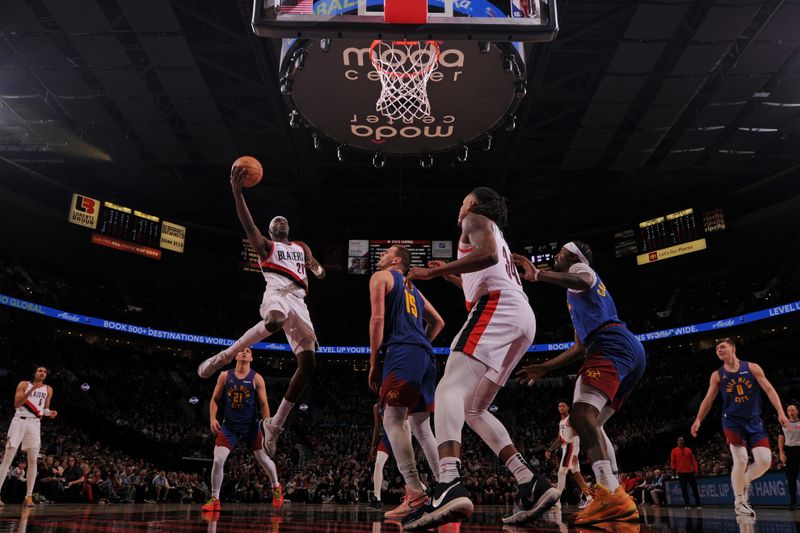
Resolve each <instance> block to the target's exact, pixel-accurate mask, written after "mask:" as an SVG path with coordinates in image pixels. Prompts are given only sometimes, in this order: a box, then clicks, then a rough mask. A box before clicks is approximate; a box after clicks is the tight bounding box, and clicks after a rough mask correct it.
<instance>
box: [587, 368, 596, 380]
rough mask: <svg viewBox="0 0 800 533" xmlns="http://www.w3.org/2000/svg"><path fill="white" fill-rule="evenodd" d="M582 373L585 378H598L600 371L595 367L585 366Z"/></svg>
mask: <svg viewBox="0 0 800 533" xmlns="http://www.w3.org/2000/svg"><path fill="white" fill-rule="evenodd" d="M583 375H584V376H586V379H600V371H599V370H597V369H596V368H587V369H586V371H585V372H584V373H583Z"/></svg>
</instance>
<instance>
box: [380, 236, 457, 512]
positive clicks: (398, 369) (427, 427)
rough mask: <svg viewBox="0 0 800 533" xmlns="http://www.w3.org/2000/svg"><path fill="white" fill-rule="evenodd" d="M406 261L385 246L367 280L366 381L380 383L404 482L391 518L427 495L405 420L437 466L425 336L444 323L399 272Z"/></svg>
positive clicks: (397, 249)
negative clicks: (381, 359) (380, 357)
mask: <svg viewBox="0 0 800 533" xmlns="http://www.w3.org/2000/svg"><path fill="white" fill-rule="evenodd" d="M410 264H411V254H409V252H408V250H406V249H405V248H404V247H402V246H397V245H395V246H391V247H389V248H388V249H387V250H386V251H384V252H383V254H381V258H380V260H379V261H378V269H379V271H378V272H375V273H374V274H373V275H372V278H371V279H370V281H369V296H370V305H371V307H372V316H371V317H370V321H369V346H370V358H369V364H370V370H369V386H370V389H372V391H373V392H378V389H379V387H380V402H381V405H382V406H383V427H384V429H385V430H386V435H387V436H388V437H389V442H390V443H391V449H392V451H393V452H394V458H395V461H397V469H398V470H399V471H400V474H402V476H403V479H404V480H405V483H406V493H405V497H404V498H403V502H402V503H401V504H400V506H399V507H397V508H396V509H392V510H391V511H388V512H387V513H386V514H385V515H384V517H385V518H389V519H394V520H399V519H402V518H405V517H406V516H407V515H408V514H409V513H411V512H412V511H414V510H416V509H417V508H418V507H419V506H420V505H422V504H423V503H425V500H427V497H428V496H427V493H426V491H425V487H424V486H423V484H422V482H421V481H420V479H419V473H418V472H417V464H416V460H415V458H414V448H413V446H412V444H411V434H412V429H411V427H410V425H409V423H408V422H409V421H410V422H411V424H413V426H414V427H415V429H414V430H413V432H414V433H415V434H416V435H417V438H418V440H419V441H420V444H421V445H422V448H423V450H424V451H425V455H426V457H428V465H429V466H430V467H431V470H433V471H436V470H437V468H438V465H437V462H436V461H437V459H438V457H436V456H435V454H434V450H435V442H436V441H435V437H434V436H433V433H432V432H431V424H430V420H429V418H430V412H431V411H433V398H434V391H435V388H436V363H435V362H434V360H433V348H432V347H431V341H432V340H433V339H435V338H436V336H437V335H438V334H439V332H440V331H442V328H444V320H442V317H441V316H440V315H439V313H438V312H437V311H436V309H435V308H434V307H433V306H432V305H431V304H430V302H428V301H427V300H426V299H425V297H424V296H423V295H422V293H421V292H420V291H419V289H417V288H416V287H415V286H414V285H413V284H412V283H410V282H408V281H406V278H405V276H404V275H403V273H404V272H405V271H406V270H408V267H409V265H410ZM423 322H424V324H423ZM379 352H383V353H384V363H383V375H382V378H379V374H378V373H379V371H380V369H379V366H378V364H377V362H378V354H379Z"/></svg>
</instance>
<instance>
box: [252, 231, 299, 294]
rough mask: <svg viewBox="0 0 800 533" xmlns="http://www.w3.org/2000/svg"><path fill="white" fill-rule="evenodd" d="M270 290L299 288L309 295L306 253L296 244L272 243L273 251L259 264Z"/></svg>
mask: <svg viewBox="0 0 800 533" xmlns="http://www.w3.org/2000/svg"><path fill="white" fill-rule="evenodd" d="M258 265H259V266H260V267H261V273H262V274H264V281H266V282H267V288H268V289H278V290H286V289H292V288H299V289H302V290H303V293H304V295H305V294H306V293H308V276H307V275H306V252H305V250H304V249H303V247H302V246H300V245H299V244H297V243H294V242H288V243H287V242H275V241H272V250H271V251H270V253H269V256H268V257H267V258H266V259H263V260H261V262H260V263H259V264H258Z"/></svg>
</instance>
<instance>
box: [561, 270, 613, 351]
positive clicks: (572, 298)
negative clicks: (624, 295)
mask: <svg viewBox="0 0 800 533" xmlns="http://www.w3.org/2000/svg"><path fill="white" fill-rule="evenodd" d="M582 272H587V273H590V274H592V276H593V277H594V279H595V282H594V285H592V288H591V289H588V290H585V291H581V292H575V291H573V290H567V307H568V308H569V315H570V317H571V318H572V325H573V326H574V327H575V332H576V333H577V334H578V338H579V339H580V340H581V342H582V343H584V344H586V342H587V340H588V339H589V337H590V336H591V334H592V333H594V332H595V331H597V330H598V329H599V328H600V327H601V326H603V325H604V324H608V323H609V322H615V323H618V324H622V325H624V323H623V322H622V321H621V320H620V319H619V317H618V316H617V306H616V305H615V304H614V299H613V298H612V297H611V294H610V293H609V292H608V289H606V286H605V284H604V283H603V280H601V279H600V276H598V275H597V273H596V272H595V271H594V270H592V269H591V268H590V267H589V266H588V265H584V264H582V263H581V264H580V265H573V266H572V267H571V268H570V273H582Z"/></svg>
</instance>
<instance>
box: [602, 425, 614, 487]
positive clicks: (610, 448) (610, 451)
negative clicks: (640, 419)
mask: <svg viewBox="0 0 800 533" xmlns="http://www.w3.org/2000/svg"><path fill="white" fill-rule="evenodd" d="M600 431H602V432H603V439H605V441H606V457H608V461H609V462H610V463H611V471H612V472H614V475H615V476H616V477H617V480H619V467H618V466H617V452H615V451H614V445H613V444H612V443H611V439H609V438H608V435H607V434H606V430H605V428H602V427H601V428H600Z"/></svg>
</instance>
